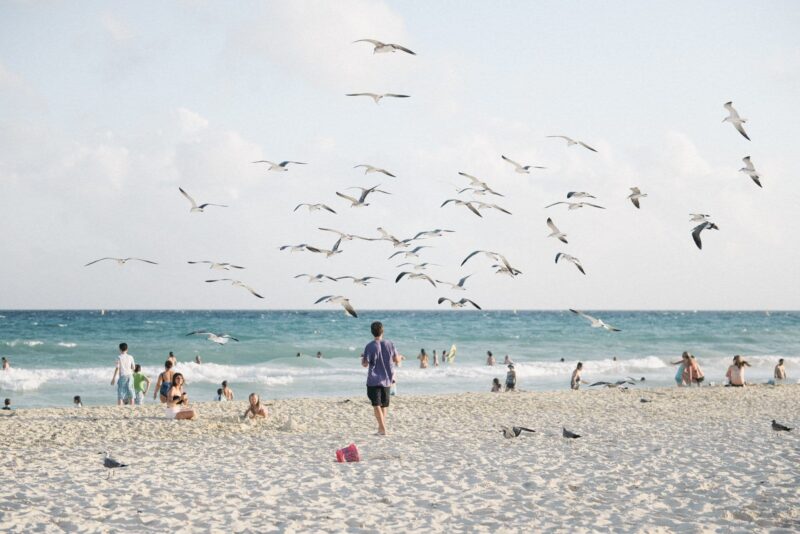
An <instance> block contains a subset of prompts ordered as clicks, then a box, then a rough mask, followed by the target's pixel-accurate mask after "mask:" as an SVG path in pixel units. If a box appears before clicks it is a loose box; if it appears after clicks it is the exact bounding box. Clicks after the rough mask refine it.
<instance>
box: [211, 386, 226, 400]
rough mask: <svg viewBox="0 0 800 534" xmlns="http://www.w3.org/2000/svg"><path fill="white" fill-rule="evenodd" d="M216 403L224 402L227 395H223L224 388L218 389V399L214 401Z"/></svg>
mask: <svg viewBox="0 0 800 534" xmlns="http://www.w3.org/2000/svg"><path fill="white" fill-rule="evenodd" d="M214 400H216V401H219V402H222V401H224V400H225V395H224V394H223V393H222V388H219V389H217V398H216V399H214Z"/></svg>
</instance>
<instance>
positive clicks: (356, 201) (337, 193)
mask: <svg viewBox="0 0 800 534" xmlns="http://www.w3.org/2000/svg"><path fill="white" fill-rule="evenodd" d="M336 196H339V197H342V198H346V199H347V200H349V201H350V202H352V203H353V204H361V201H359V200H358V199H357V198H354V197H351V196H350V195H345V194H344V193H340V192H338V191H336Z"/></svg>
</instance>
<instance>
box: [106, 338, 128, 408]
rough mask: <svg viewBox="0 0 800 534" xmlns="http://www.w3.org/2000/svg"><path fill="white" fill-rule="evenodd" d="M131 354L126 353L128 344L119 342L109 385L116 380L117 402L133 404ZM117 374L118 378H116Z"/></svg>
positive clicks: (120, 404)
mask: <svg viewBox="0 0 800 534" xmlns="http://www.w3.org/2000/svg"><path fill="white" fill-rule="evenodd" d="M133 369H134V362H133V356H131V355H130V354H128V344H127V343H120V344H119V356H118V357H117V365H116V367H114V376H112V377H111V385H112V386H113V385H114V382H115V381H116V382H117V404H118V405H119V406H122V405H123V404H133ZM117 375H119V380H117Z"/></svg>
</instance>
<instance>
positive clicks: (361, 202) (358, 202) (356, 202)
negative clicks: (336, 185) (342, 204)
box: [336, 184, 391, 208]
mask: <svg viewBox="0 0 800 534" xmlns="http://www.w3.org/2000/svg"><path fill="white" fill-rule="evenodd" d="M378 187H380V184H378V185H376V186H373V187H370V188H368V189H367V188H363V187H349V188H348V189H361V196H360V197H358V199H356V198H354V197H351V196H349V195H345V194H342V193H340V192H338V191H336V196H339V197H342V198H345V199H347V200H349V201H350V207H351V208H360V207H363V206H369V203H367V202H365V200H367V195H369V194H370V193H384V194H386V195H391V193H389V192H388V191H382V190H381V189H378Z"/></svg>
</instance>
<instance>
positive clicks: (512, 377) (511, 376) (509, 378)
mask: <svg viewBox="0 0 800 534" xmlns="http://www.w3.org/2000/svg"><path fill="white" fill-rule="evenodd" d="M516 387H517V372H516V371H515V370H514V364H513V363H510V364H508V372H507V373H506V391H514V389H515V388H516Z"/></svg>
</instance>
